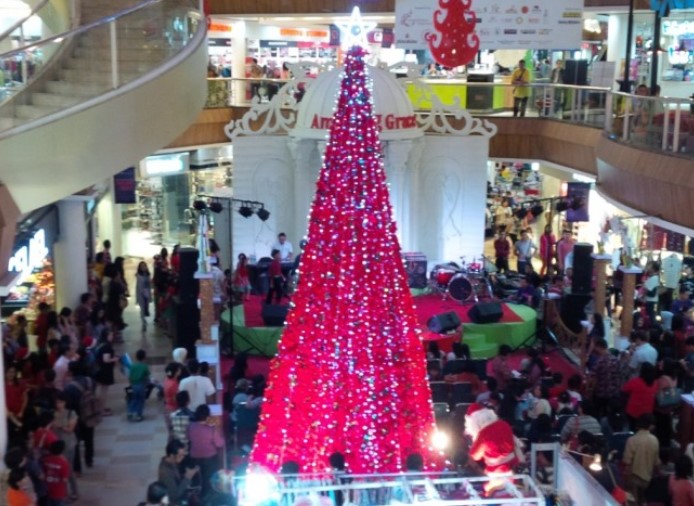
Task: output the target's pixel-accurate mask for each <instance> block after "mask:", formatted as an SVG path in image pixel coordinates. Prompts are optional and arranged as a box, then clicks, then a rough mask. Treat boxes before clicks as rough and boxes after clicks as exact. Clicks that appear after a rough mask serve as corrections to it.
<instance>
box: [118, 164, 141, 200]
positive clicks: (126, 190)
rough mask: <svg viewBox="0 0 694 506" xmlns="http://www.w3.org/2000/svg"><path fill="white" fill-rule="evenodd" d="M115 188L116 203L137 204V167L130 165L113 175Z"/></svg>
mask: <svg viewBox="0 0 694 506" xmlns="http://www.w3.org/2000/svg"><path fill="white" fill-rule="evenodd" d="M113 189H114V193H115V199H114V200H115V203H116V204H136V203H137V197H136V195H135V190H136V189H137V180H136V178H135V167H128V168H127V169H125V170H124V171H122V172H119V173H118V174H116V175H115V176H113Z"/></svg>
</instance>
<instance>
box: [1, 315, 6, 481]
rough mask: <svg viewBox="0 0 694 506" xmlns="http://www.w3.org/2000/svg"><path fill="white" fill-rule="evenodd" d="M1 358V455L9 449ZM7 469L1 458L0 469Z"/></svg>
mask: <svg viewBox="0 0 694 506" xmlns="http://www.w3.org/2000/svg"><path fill="white" fill-rule="evenodd" d="M2 338H3V335H2V325H0V340H2ZM3 362H4V360H0V455H5V452H6V451H7V405H6V404H5V365H4V364H3ZM2 469H5V463H4V462H3V461H2V460H0V470H2Z"/></svg>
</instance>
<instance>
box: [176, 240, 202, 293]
mask: <svg viewBox="0 0 694 506" xmlns="http://www.w3.org/2000/svg"><path fill="white" fill-rule="evenodd" d="M178 257H179V260H180V262H179V266H180V268H179V270H178V295H179V297H180V298H181V300H182V301H186V302H188V301H192V300H195V301H197V300H198V295H199V293H200V282H199V281H198V280H197V279H195V272H196V271H197V270H198V250H196V249H195V248H190V247H187V246H184V247H182V248H179V250H178Z"/></svg>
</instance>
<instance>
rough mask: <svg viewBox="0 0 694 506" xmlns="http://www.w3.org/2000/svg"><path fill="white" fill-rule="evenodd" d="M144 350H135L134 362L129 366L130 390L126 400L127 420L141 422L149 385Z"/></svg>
mask: <svg viewBox="0 0 694 506" xmlns="http://www.w3.org/2000/svg"><path fill="white" fill-rule="evenodd" d="M146 358H147V354H146V352H145V350H137V353H136V354H135V363H134V364H133V365H132V366H131V367H130V376H129V378H128V379H129V380H130V387H131V388H132V392H131V394H130V400H129V401H128V420H131V421H136V422H141V421H142V420H144V416H143V413H142V412H143V410H144V408H145V399H146V396H147V385H149V376H150V374H149V366H148V365H147V364H146V363H145V359H146Z"/></svg>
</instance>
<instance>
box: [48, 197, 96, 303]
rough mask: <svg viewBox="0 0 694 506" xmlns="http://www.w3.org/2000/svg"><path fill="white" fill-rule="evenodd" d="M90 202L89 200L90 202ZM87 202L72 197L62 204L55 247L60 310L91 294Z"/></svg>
mask: <svg viewBox="0 0 694 506" xmlns="http://www.w3.org/2000/svg"><path fill="white" fill-rule="evenodd" d="M87 200H88V199H87ZM84 203H85V199H84V198H82V197H78V196H72V197H68V198H66V199H63V200H61V201H60V202H58V223H59V225H60V236H59V239H58V241H57V242H56V243H55V245H54V246H53V258H54V270H55V290H56V303H55V305H56V308H57V309H58V310H60V308H62V307H65V306H67V307H70V308H74V307H75V306H77V304H78V302H79V299H80V295H82V294H83V293H84V292H86V291H87V228H86V226H85V221H84V220H85V215H84Z"/></svg>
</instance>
